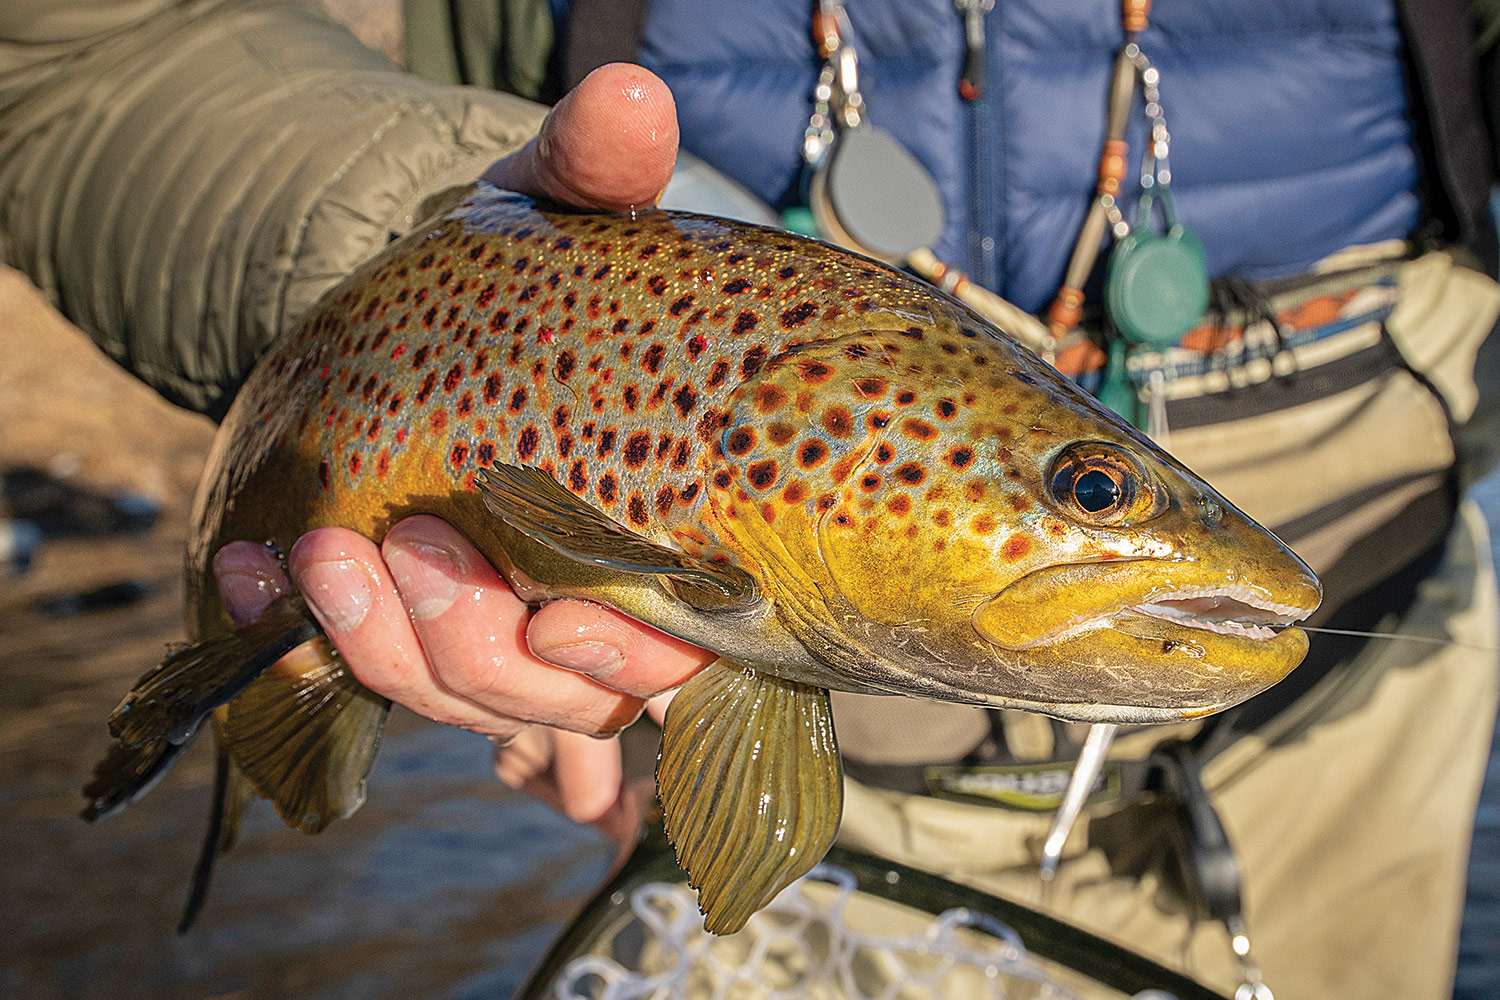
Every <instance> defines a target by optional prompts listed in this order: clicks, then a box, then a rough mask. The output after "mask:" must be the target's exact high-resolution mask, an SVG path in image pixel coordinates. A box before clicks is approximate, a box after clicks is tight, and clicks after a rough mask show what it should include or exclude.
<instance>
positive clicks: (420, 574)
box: [385, 540, 458, 618]
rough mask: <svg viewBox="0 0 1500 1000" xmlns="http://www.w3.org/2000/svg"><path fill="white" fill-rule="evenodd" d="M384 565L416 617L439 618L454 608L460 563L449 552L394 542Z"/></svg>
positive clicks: (425, 545) (407, 541) (412, 543)
mask: <svg viewBox="0 0 1500 1000" xmlns="http://www.w3.org/2000/svg"><path fill="white" fill-rule="evenodd" d="M385 562H386V565H387V566H389V567H390V568H391V575H392V576H394V577H395V578H396V589H397V590H399V591H400V592H401V600H402V601H403V602H404V603H405V604H406V608H407V610H408V611H410V612H411V615H412V617H413V618H436V617H437V616H438V615H440V614H442V613H443V612H444V611H447V610H448V609H449V608H451V607H452V606H453V601H454V599H455V598H456V597H457V596H458V581H457V580H456V579H455V577H456V576H457V575H458V563H457V560H456V558H455V557H454V554H453V553H452V552H451V551H449V550H448V549H446V548H444V547H443V546H441V545H431V544H428V543H426V542H418V541H411V540H405V541H401V542H393V543H392V544H391V545H390V546H389V549H388V551H387V552H386V553H385Z"/></svg>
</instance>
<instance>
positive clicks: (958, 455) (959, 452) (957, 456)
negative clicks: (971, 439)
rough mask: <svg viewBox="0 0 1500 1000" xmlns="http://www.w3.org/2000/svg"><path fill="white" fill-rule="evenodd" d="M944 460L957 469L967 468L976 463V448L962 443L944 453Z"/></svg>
mask: <svg viewBox="0 0 1500 1000" xmlns="http://www.w3.org/2000/svg"><path fill="white" fill-rule="evenodd" d="M943 460H944V461H946V462H947V463H948V464H949V465H951V466H953V468H955V469H967V468H968V467H969V466H970V465H972V464H973V463H974V449H973V448H970V447H969V446H968V445H966V444H961V445H959V446H957V447H956V448H953V449H951V450H950V451H949V452H948V454H946V455H944V456H943Z"/></svg>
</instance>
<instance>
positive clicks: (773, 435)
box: [766, 423, 797, 448]
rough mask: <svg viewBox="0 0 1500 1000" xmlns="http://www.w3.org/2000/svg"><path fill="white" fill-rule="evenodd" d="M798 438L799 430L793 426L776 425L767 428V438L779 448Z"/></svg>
mask: <svg viewBox="0 0 1500 1000" xmlns="http://www.w3.org/2000/svg"><path fill="white" fill-rule="evenodd" d="M796 436H797V428H795V427H793V426H792V425H791V424H783V423H774V424H772V425H771V426H769V427H767V428H766V437H767V438H769V439H770V441H771V443H772V444H774V445H776V446H777V447H778V448H780V447H783V446H785V445H786V443H787V442H788V441H790V440H791V439H792V438H794V437H796Z"/></svg>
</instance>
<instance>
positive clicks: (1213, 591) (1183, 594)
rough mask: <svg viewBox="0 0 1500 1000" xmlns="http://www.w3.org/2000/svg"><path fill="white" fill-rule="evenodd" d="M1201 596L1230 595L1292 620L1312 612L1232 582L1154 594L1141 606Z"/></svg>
mask: <svg viewBox="0 0 1500 1000" xmlns="http://www.w3.org/2000/svg"><path fill="white" fill-rule="evenodd" d="M1199 597H1228V598H1230V599H1231V600H1235V601H1239V602H1240V603H1241V604H1247V605H1249V606H1250V607H1252V608H1255V609H1256V610H1258V611H1270V612H1273V613H1275V614H1278V615H1282V616H1283V617H1286V618H1290V619H1291V620H1292V621H1297V620H1299V619H1302V618H1306V617H1307V616H1308V614H1309V613H1310V611H1309V609H1307V608H1300V607H1297V606H1296V605H1294V604H1278V603H1277V602H1275V601H1268V600H1266V599H1265V598H1263V597H1260V596H1259V595H1258V594H1257V593H1256V592H1255V591H1254V590H1252V589H1251V588H1249V587H1247V586H1245V585H1244V584H1242V583H1231V584H1228V585H1225V586H1220V587H1187V588H1184V589H1182V590H1173V591H1169V592H1168V593H1165V594H1153V595H1152V597H1151V600H1150V601H1149V602H1147V603H1146V604H1142V605H1139V607H1142V608H1144V607H1149V606H1150V605H1154V604H1157V603H1158V602H1161V601H1191V600H1194V599H1196V598H1199Z"/></svg>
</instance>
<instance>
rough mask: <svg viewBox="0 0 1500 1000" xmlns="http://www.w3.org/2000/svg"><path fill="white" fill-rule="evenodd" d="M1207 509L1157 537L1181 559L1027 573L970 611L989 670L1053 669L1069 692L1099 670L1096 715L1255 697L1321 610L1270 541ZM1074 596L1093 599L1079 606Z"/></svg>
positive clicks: (1282, 549) (1302, 649)
mask: <svg viewBox="0 0 1500 1000" xmlns="http://www.w3.org/2000/svg"><path fill="white" fill-rule="evenodd" d="M1202 489H1203V490H1207V487H1202ZM1199 497H1200V499H1201V498H1203V497H1204V494H1201V493H1200V494H1199ZM1190 506H1192V507H1194V508H1199V507H1202V506H1209V505H1208V504H1192V505H1190ZM1211 509H1214V510H1215V517H1214V518H1201V517H1192V516H1190V515H1189V514H1187V513H1186V512H1183V511H1177V512H1175V519H1176V520H1178V521H1180V522H1183V523H1182V524H1181V525H1180V526H1179V527H1178V528H1177V529H1176V530H1175V531H1172V530H1170V526H1164V527H1159V528H1158V529H1157V531H1158V533H1161V534H1168V535H1175V536H1176V538H1177V541H1176V543H1175V544H1174V545H1173V546H1172V548H1173V549H1174V550H1176V551H1177V552H1178V553H1180V555H1178V556H1177V557H1175V558H1162V557H1141V558H1134V559H1128V558H1127V559H1121V560H1105V561H1094V562H1074V563H1065V564H1061V565H1055V566H1048V567H1045V568H1042V569H1038V570H1035V571H1033V572H1031V573H1028V574H1027V575H1025V576H1023V577H1022V578H1020V579H1019V580H1016V581H1015V582H1014V583H1012V584H1010V585H1008V586H1006V587H1005V588H1004V589H1002V590H1001V591H1000V592H999V593H997V594H996V595H995V596H994V597H992V598H990V599H989V600H988V601H986V602H984V603H983V604H981V605H980V606H979V607H978V608H976V609H975V611H974V613H973V616H972V619H971V621H972V625H973V628H974V630H975V631H976V632H977V633H978V634H979V635H980V636H982V637H983V638H984V639H985V641H987V642H988V643H991V644H992V645H993V646H994V647H996V649H997V653H998V655H997V660H1000V661H1008V660H1010V659H1011V658H1014V657H1019V658H1021V659H1023V660H1024V661H1025V662H1027V663H1028V665H1029V666H1030V667H1031V669H1032V670H1033V671H1035V670H1037V669H1039V668H1043V667H1046V666H1049V665H1050V667H1051V668H1052V669H1055V670H1058V671H1061V672H1062V673H1064V674H1067V675H1071V676H1073V677H1074V680H1075V682H1076V680H1077V679H1078V677H1077V672H1078V671H1079V670H1080V669H1085V670H1090V669H1091V670H1093V671H1095V672H1096V676H1095V677H1094V678H1093V679H1092V680H1091V682H1090V689H1091V690H1093V691H1095V692H1096V693H1097V701H1098V702H1099V703H1100V704H1101V705H1106V704H1113V705H1116V706H1119V707H1122V708H1123V707H1127V706H1130V705H1132V704H1134V705H1136V706H1139V707H1145V708H1152V709H1158V710H1161V711H1162V712H1163V713H1165V717H1166V718H1192V717H1197V716H1200V715H1207V714H1212V713H1213V712H1216V711H1221V710H1223V709H1225V708H1229V707H1231V706H1233V705H1235V704H1238V703H1239V702H1241V701H1244V700H1245V699H1246V698H1250V697H1252V696H1254V695H1255V694H1258V693H1259V692H1261V691H1263V690H1265V689H1266V688H1268V687H1270V686H1271V685H1273V684H1275V683H1276V682H1277V681H1280V680H1281V679H1282V678H1283V677H1285V676H1286V675H1287V674H1288V673H1289V672H1290V671H1291V670H1292V669H1293V668H1295V667H1296V666H1297V665H1298V664H1299V663H1300V662H1301V661H1302V658H1303V657H1304V656H1305V655H1306V653H1307V636H1306V633H1304V632H1303V630H1302V629H1300V628H1297V627H1296V623H1297V622H1299V621H1301V620H1303V619H1305V618H1306V617H1307V616H1308V615H1310V614H1312V613H1313V611H1315V610H1316V609H1317V607H1318V604H1319V602H1320V601H1321V599H1322V588H1321V586H1320V585H1319V583H1318V580H1317V578H1316V577H1315V576H1314V575H1313V573H1312V571H1311V570H1309V569H1308V568H1307V566H1306V564H1304V563H1303V562H1302V560H1300V559H1299V558H1297V556H1296V555H1295V554H1294V553H1292V552H1291V550H1289V549H1288V548H1286V546H1285V545H1283V544H1282V543H1281V542H1280V540H1278V539H1277V538H1276V537H1275V536H1274V535H1272V534H1271V533H1270V532H1268V531H1266V530H1265V529H1264V528H1261V527H1260V526H1259V525H1257V524H1255V523H1254V522H1253V521H1251V520H1250V519H1249V518H1247V517H1245V516H1244V515H1243V514H1241V513H1240V512H1239V511H1237V510H1235V509H1234V508H1232V507H1230V506H1228V505H1227V504H1224V503H1223V502H1222V501H1219V500H1217V498H1214V500H1213V505H1212V507H1211ZM1172 519H1174V518H1173V517H1172V515H1169V517H1168V520H1172ZM1081 594H1089V595H1093V597H1092V599H1091V600H1089V601H1088V602H1087V603H1085V604H1083V605H1082V606H1080V603H1079V601H1078V596H1077V595H1081ZM1000 651H1003V652H1000ZM1032 678H1033V682H1034V683H1036V680H1035V678H1036V675H1035V673H1033V674H1032ZM1068 690H1074V689H1073V688H1071V686H1069V687H1067V688H1064V689H1062V690H1060V691H1059V692H1058V694H1059V696H1060V697H1061V698H1064V699H1066V697H1067V691H1068Z"/></svg>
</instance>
